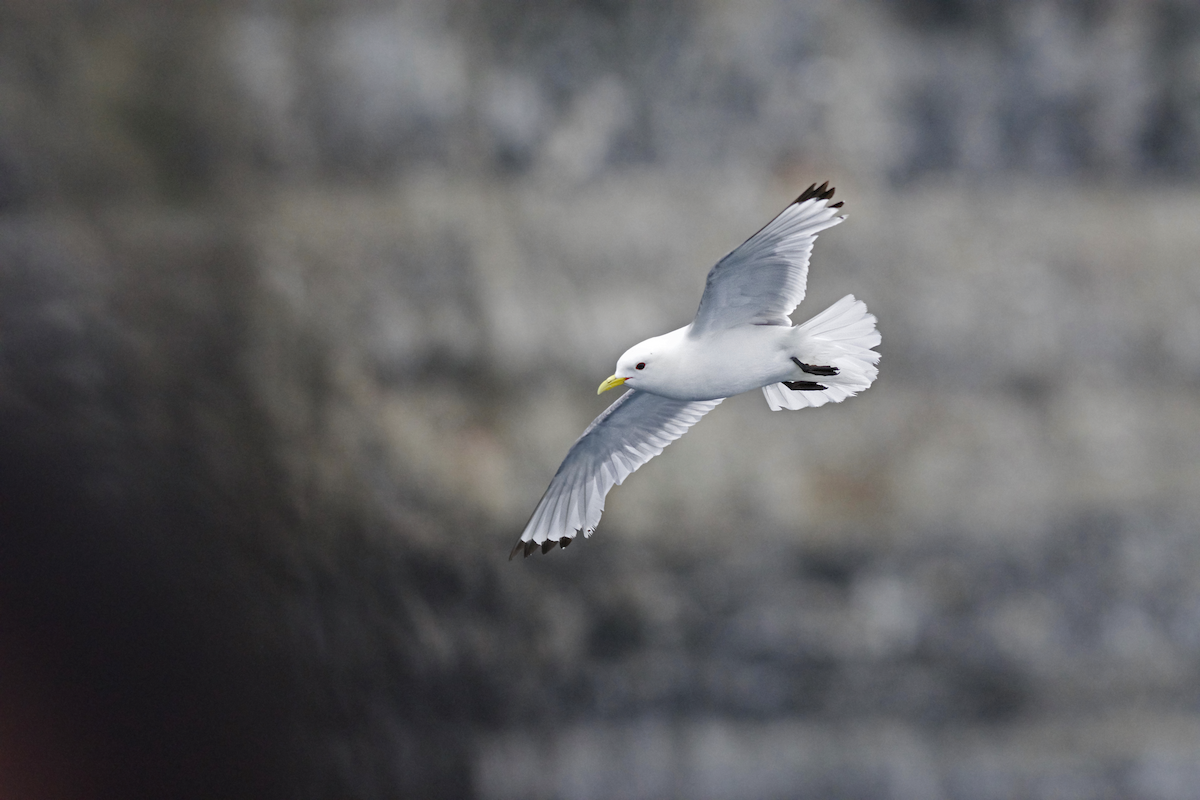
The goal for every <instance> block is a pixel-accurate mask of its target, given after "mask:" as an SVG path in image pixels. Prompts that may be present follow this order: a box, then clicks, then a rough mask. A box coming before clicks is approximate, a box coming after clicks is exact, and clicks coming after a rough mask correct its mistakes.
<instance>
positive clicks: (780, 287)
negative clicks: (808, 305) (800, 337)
mask: <svg viewBox="0 0 1200 800" xmlns="http://www.w3.org/2000/svg"><path fill="white" fill-rule="evenodd" d="M828 187H829V184H828V182H826V183H823V184H821V185H820V186H817V185H815V184H814V185H812V186H810V187H809V188H808V189H807V190H806V191H805V192H804V194H802V195H800V196H799V197H797V198H796V200H795V202H793V203H792V204H791V205H789V206H788V207H787V208H785V209H784V210H783V211H782V212H780V214H779V216H777V217H776V218H775V219H773V220H771V221H770V222H768V223H767V225H766V226H765V227H764V228H763V229H762V230H760V231H759V232H758V233H756V234H754V235H753V236H751V237H750V238H749V239H747V240H746V241H745V242H744V243H743V244H742V245H741V247H738V248H737V249H736V250H734V251H733V252H732V253H730V254H729V255H727V256H725V257H724V258H722V259H721V260H720V261H718V262H717V265H716V266H715V267H713V268H712V269H711V270H710V271H709V273H708V281H707V282H706V283H705V286H704V295H703V296H702V297H701V298H700V308H699V310H698V311H697V312H696V319H695V321H693V322H692V330H691V334H692V335H693V336H702V335H704V334H706V333H709V332H711V331H717V330H723V329H725V328H731V327H733V326H735V325H745V324H753V325H791V324H792V323H791V320H790V319H788V315H789V314H791V313H792V311H794V310H795V308H796V306H798V305H800V301H801V300H803V299H804V288H805V284H806V283H807V281H808V257H809V254H811V253H812V247H813V242H814V241H816V239H817V234H818V233H820V232H821V231H823V230H825V229H826V228H832V227H833V226H834V225H837V224H838V223H839V222H841V221H842V220H843V219H845V217H844V216H838V215H837V212H836V211H835V210H834V209H837V208H841V206H842V204H841V203H834V204H832V205H830V203H829V201H830V200H831V199H832V198H833V189H831V188H828Z"/></svg>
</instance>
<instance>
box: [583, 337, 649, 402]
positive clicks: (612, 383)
mask: <svg viewBox="0 0 1200 800" xmlns="http://www.w3.org/2000/svg"><path fill="white" fill-rule="evenodd" d="M661 338H662V337H655V338H654V339H647V340H646V341H644V342H641V343H640V344H635V345H634V346H633V347H631V348H629V349H628V350H626V351H625V354H624V355H622V356H621V357H620V358H618V359H617V371H616V372H614V373H613V374H612V376H611V377H610V378H608V379H607V380H606V381H604V383H602V384H600V388H599V389H597V390H596V394H603V393H604V392H607V391H608V390H609V389H614V388H616V387H618V386H621V385H623V384H628V385H629V387H630V388H633V389H637V388H638V386H639V385H640V384H643V383H645V382H646V378H648V377H649V378H650V380H651V381H653V378H652V377H651V376H653V375H654V364H655V361H656V360H659V358H660V355H661V354H660V352H659V351H660V350H661V349H662V348H661V347H659V346H658V340H659V339H661Z"/></svg>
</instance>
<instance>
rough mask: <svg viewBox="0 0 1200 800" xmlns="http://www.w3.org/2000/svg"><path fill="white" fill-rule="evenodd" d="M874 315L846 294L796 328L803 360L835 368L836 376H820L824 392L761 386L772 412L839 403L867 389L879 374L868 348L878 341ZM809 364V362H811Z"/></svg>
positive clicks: (778, 385) (772, 385)
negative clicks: (804, 355)
mask: <svg viewBox="0 0 1200 800" xmlns="http://www.w3.org/2000/svg"><path fill="white" fill-rule="evenodd" d="M875 321H876V320H875V315H874V314H871V313H870V312H869V311H867V306H866V304H865V303H863V302H862V301H861V300H856V299H854V295H852V294H848V295H846V296H845V297H843V298H842V299H841V300H838V301H837V302H836V303H834V304H833V305H831V306H830V307H829V308H827V309H825V310H824V311H822V312H821V313H820V314H817V315H816V316H815V317H813V318H812V319H810V320H808V321H807V322H805V323H804V324H802V325H800V326H799V327H798V328H797V329H796V335H797V337H798V341H802V342H803V343H804V345H803V346H804V348H805V350H806V353H807V355H806V358H808V359H810V360H811V359H816V363H820V364H822V365H828V366H832V367H837V370H838V373H837V374H836V375H832V376H830V377H822V378H821V379H820V381H821V383H822V384H823V385H824V386H826V387H827V388H826V389H824V390H823V391H811V390H810V391H793V390H791V389H789V388H787V387H786V386H784V385H783V384H782V383H772V384H769V385H767V386H764V387H763V396H764V397H766V399H767V405H769V406H770V407H771V410H772V411H780V410H782V409H785V408H786V409H791V410H795V409H800V408H808V407H809V406H812V407H817V406H823V405H825V404H826V403H830V402H833V403H840V402H842V401H843V400H845V399H846V398H847V397H853V396H854V395H856V394H858V393H859V392H861V391H863V390H864V389H866V388H867V387H869V386H870V385H871V384H872V383H873V382H874V381H875V378H876V376H877V375H878V374H879V369H878V368H877V367H876V366H875V365H876V364H878V363H879V353H877V352H875V351H874V350H872V349H871V348H873V347H876V346H878V344H879V342H880V341H881V339H880V336H879V331H878V330H876V328H875ZM810 363H812V361H810Z"/></svg>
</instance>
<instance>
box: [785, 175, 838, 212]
mask: <svg viewBox="0 0 1200 800" xmlns="http://www.w3.org/2000/svg"><path fill="white" fill-rule="evenodd" d="M834 191H835V189H833V188H832V187H831V186H830V185H829V181H825V182H824V183H822V184H821V185H820V186H817V185H816V184H815V183H814V184H813V185H812V186H810V187H808V188H807V189H805V190H804V192H803V193H801V195H800V196H799V197H797V198H796V202H797V203H803V202H804V201H805V200H831V199H833V193H834ZM833 207H834V208H841V207H842V204H841V203H838V204H837V205H836V206H833Z"/></svg>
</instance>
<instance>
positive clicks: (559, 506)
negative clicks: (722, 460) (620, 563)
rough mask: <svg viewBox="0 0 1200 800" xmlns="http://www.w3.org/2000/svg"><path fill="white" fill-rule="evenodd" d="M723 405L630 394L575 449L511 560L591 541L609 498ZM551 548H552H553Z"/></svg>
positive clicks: (586, 433) (711, 402)
mask: <svg viewBox="0 0 1200 800" xmlns="http://www.w3.org/2000/svg"><path fill="white" fill-rule="evenodd" d="M720 402H721V401H720V400H704V401H685V400H671V399H669V398H666V397H659V396H658V395H655V394H649V393H648V392H639V391H635V390H632V389H631V390H630V391H628V392H626V393H625V394H624V395H622V396H621V397H620V398H618V399H617V401H616V402H615V403H613V404H612V405H611V406H609V407H608V408H607V409H605V411H604V413H603V414H601V415H600V416H598V417H596V419H595V420H594V421H593V422H592V424H591V425H589V426H588V427H587V430H585V431H584V432H583V435H582V436H580V437H579V439H578V440H577V441H576V442H575V444H574V445H572V447H571V449H570V450H569V451H568V452H567V457H566V458H564V459H563V462H562V465H561V466H559V468H558V472H556V473H555V474H554V477H553V478H552V479H551V481H550V486H549V487H548V488H547V489H546V493H545V494H544V495H542V499H541V502H539V503H538V506H537V508H536V509H534V512H533V515H532V516H530V518H529V522H528V524H526V526H525V530H524V532H523V533H522V534H521V539H520V541H518V542H517V545H516V547H514V548H513V551H512V553H511V554H510V555H509V558H512V557H513V556H515V555H516V554H517V553H518V552H521V551H522V550H524V551H525V553H526V555H528V554H529V553H530V552H532V551H533V545H535V544H536V545H543V547H544V548H545V549H548V548H549V547H553V546H554V544H555V543H560V542H561V541H562V540H564V539H566V540H567V541H568V543H569V541H570V540H571V539H574V538H575V535H576V534H577V533H578V532H579V531H581V530H582V531H583V535H584V536H585V537H586V536H591V535H592V533H593V531H595V529H596V525H597V524H599V522H600V515H601V514H602V513H603V511H604V498H605V496H606V495H607V494H608V492H609V490H610V489H612V487H613V486H614V485H617V484H620V483H621V482H622V481H624V480H625V478H627V477H629V475H630V474H632V473H633V472H634V470H636V469H637V468H638V467H640V466H641V465H642V464H645V463H646V462H647V461H649V460H650V459H652V458H654V457H655V456H656V455H658V454H659V453H661V452H662V451H663V448H665V447H666V446H667V445H669V444H670V443H671V442H673V441H675V440H676V439H678V438H679V437H680V436H682V435H683V434H685V433H686V432H687V430H688V428H690V427H692V426H693V425H695V424H696V423H697V422H699V421H700V418H701V417H703V416H704V415H705V414H707V413H708V412H709V411H712V410H713V409H714V408H716V407H717V405H718V404H719V403H720ZM547 543H549V544H548V545H547Z"/></svg>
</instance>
